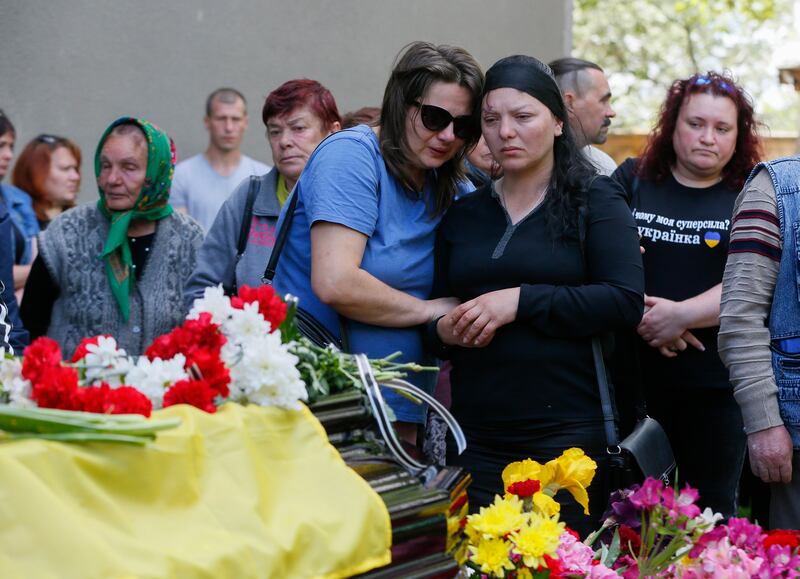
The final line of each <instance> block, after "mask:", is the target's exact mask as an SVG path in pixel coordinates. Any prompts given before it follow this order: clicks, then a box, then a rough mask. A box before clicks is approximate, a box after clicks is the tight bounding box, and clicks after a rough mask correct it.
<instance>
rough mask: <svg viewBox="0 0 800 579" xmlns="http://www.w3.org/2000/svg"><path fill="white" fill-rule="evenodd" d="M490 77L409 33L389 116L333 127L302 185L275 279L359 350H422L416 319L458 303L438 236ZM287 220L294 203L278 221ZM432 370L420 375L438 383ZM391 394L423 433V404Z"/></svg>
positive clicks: (412, 427)
mask: <svg viewBox="0 0 800 579" xmlns="http://www.w3.org/2000/svg"><path fill="white" fill-rule="evenodd" d="M482 86H483V73H482V72H481V69H480V67H479V65H478V63H477V62H475V60H474V59H473V58H472V56H470V55H469V53H467V52H466V51H464V50H463V49H460V48H455V47H450V46H434V45H432V44H429V43H425V42H415V43H413V44H410V45H409V46H407V47H406V48H405V50H404V51H403V52H402V53H401V55H400V57H399V59H398V60H397V63H396V65H395V67H394V70H393V71H392V74H391V76H390V78H389V83H388V85H387V86H386V91H385V93H384V98H383V105H382V107H381V119H380V125H379V126H377V127H374V128H373V127H369V126H366V125H359V126H357V127H355V128H351V129H347V130H344V131H340V132H338V133H335V134H333V135H332V136H330V137H328V138H327V139H326V140H325V141H323V142H322V143H321V144H320V145H319V146H318V147H317V149H316V151H315V152H314V153H313V154H312V155H311V157H310V158H309V160H308V163H307V165H306V167H305V169H304V170H303V174H302V175H301V177H300V179H299V180H298V182H297V185H296V186H295V189H294V193H293V194H294V195H297V196H298V201H297V208H296V210H295V213H294V220H293V222H292V224H291V228H290V230H289V236H288V238H287V243H286V246H285V248H284V250H283V253H282V255H281V257H280V261H279V263H278V268H277V272H276V275H275V280H274V283H275V287H276V289H277V290H278V291H279V292H281V293H285V292H288V293H292V294H294V295H296V296H298V297H299V298H300V304H301V305H302V307H303V308H305V309H306V310H307V311H308V312H309V313H311V314H312V315H314V316H315V317H316V318H317V320H318V321H320V322H321V323H322V324H323V325H325V326H326V327H327V328H328V329H329V330H330V331H331V332H333V333H334V334H335V335H339V336H341V335H342V328H343V332H344V334H345V335H344V337H345V338H346V339H347V342H349V349H350V350H351V351H353V352H365V353H367V354H368V355H369V356H373V357H375V356H379V357H382V356H386V355H388V354H391V353H394V352H396V351H402V352H403V359H404V360H406V361H417V362H419V361H423V351H422V339H421V334H420V332H419V329H418V326H419V325H420V324H424V323H426V322H428V321H429V320H431V319H433V318H435V317H436V316H438V315H441V314H442V313H444V312H446V311H448V310H449V309H450V308H452V307H453V305H455V302H454V300H452V299H440V300H429V299H428V297H429V294H430V290H431V283H432V280H433V245H434V238H435V231H436V228H437V226H438V224H439V221H440V219H441V216H442V213H443V212H444V210H445V209H446V208H447V207H448V206H449V205H450V203H451V201H452V200H453V198H454V197H455V196H456V195H457V194H458V193H459V192H461V191H463V190H466V188H467V187H468V185H466V184H465V183H464V175H463V172H462V168H461V161H462V159H463V157H464V152H465V151H466V150H467V149H469V147H471V146H472V145H474V144H475V142H476V141H477V139H478V136H479V134H478V133H479V132H478V130H477V123H476V119H477V116H476V112H477V107H478V104H479V102H478V101H479V98H480V92H481V88H482ZM287 206H288V204H287ZM285 219H286V209H284V212H283V214H282V215H281V218H280V223H279V227H280V224H281V223H282V222H283V221H284V220H285ZM340 316H341V319H342V320H343V324H341V326H342V328H340ZM434 378H435V376H428V375H425V374H421V375H416V376H412V377H411V379H412V381H415V382H416V383H417V385H419V386H422V387H424V388H426V389H427V390H428V391H431V390H432V387H433V379H434ZM385 396H386V398H387V400H388V402H389V404H390V405H391V407H392V408H393V410H394V413H395V415H396V417H397V420H398V423H397V424H398V431H399V433H400V435H401V436H402V437H403V438H404V439H405V440H406V441H408V442H411V443H414V442H415V441H416V431H417V424H419V423H422V422H423V420H424V408H422V407H420V406H419V405H416V404H413V403H411V402H410V401H408V400H407V399H405V398H403V397H401V396H398V395H393V394H392V393H391V392H386V393H385Z"/></svg>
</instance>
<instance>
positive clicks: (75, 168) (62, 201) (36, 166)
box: [12, 135, 81, 229]
mask: <svg viewBox="0 0 800 579" xmlns="http://www.w3.org/2000/svg"><path fill="white" fill-rule="evenodd" d="M12 181H13V182H14V185H16V186H17V187H19V188H20V189H22V190H23V191H25V192H26V193H27V194H28V195H30V196H31V199H32V200H33V210H34V211H35V212H36V219H37V220H38V221H39V227H40V228H41V229H45V228H46V227H47V226H48V224H49V223H50V222H51V221H52V220H53V219H55V218H56V217H58V216H59V215H60V214H61V213H62V212H64V211H65V210H67V209H69V208H71V207H75V203H76V201H77V199H78V190H79V189H80V186H81V150H80V149H79V148H78V145H76V144H75V143H73V142H72V141H70V140H69V139H65V138H64V137H57V136H55V135H39V136H38V137H36V138H35V139H33V140H32V141H31V142H30V143H28V144H27V145H26V146H25V148H24V149H23V150H22V153H20V156H19V158H18V159H17V164H16V165H14V173H13V176H12Z"/></svg>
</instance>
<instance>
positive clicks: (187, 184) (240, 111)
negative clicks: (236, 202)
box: [170, 88, 269, 231]
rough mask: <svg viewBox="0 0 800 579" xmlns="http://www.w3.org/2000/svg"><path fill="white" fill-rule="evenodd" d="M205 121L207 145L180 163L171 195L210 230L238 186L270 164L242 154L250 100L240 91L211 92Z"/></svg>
mask: <svg viewBox="0 0 800 579" xmlns="http://www.w3.org/2000/svg"><path fill="white" fill-rule="evenodd" d="M203 122H204V123H205V125H206V129H207V130H208V136H209V141H208V148H207V149H206V151H205V153H201V154H199V155H195V156H194V157H191V158H189V159H186V160H185V161H183V162H181V163H178V165H177V167H176V168H175V177H174V178H173V181H172V192H171V194H170V197H171V203H172V206H173V207H174V208H175V209H177V210H178V211H182V212H184V213H188V214H189V215H191V216H192V217H194V218H195V219H196V220H197V221H198V222H199V223H200V225H202V226H203V229H204V230H206V231H208V229H209V228H210V227H211V224H212V223H213V222H214V218H215V217H216V216H217V213H218V212H219V209H220V207H222V204H223V203H224V202H225V200H226V199H227V198H228V196H229V195H230V194H231V192H232V191H233V190H234V189H235V188H236V186H237V185H238V184H239V183H241V182H242V181H243V180H244V179H246V178H247V177H249V176H250V175H264V174H265V173H267V172H268V171H269V167H268V166H267V165H265V164H263V163H259V162H258V161H256V160H254V159H251V158H250V157H248V156H246V155H243V154H242V151H241V146H242V137H243V136H244V132H245V130H246V129H247V101H246V100H245V98H244V96H243V95H242V93H240V92H239V91H238V90H236V89H233V88H220V89H217V90H215V91H214V92H212V93H211V94H210V95H208V99H207V100H206V116H205V118H204V119H203Z"/></svg>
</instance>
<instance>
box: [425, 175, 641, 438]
mask: <svg viewBox="0 0 800 579" xmlns="http://www.w3.org/2000/svg"><path fill="white" fill-rule="evenodd" d="M585 223H586V225H585V241H584V244H583V248H581V243H580V240H579V237H580V236H579V235H578V233H577V231H576V232H574V235H567V236H562V237H560V238H558V239H556V238H555V236H554V235H552V234H551V232H550V231H551V229H549V228H548V227H547V223H546V218H545V211H544V210H543V205H540V206H539V207H538V208H536V209H534V210H533V211H532V212H531V214H529V215H528V216H527V217H525V218H524V219H523V220H521V221H520V222H518V223H517V224H516V225H511V222H510V220H509V218H508V216H507V214H506V212H505V209H504V208H503V207H502V205H501V204H500V202H499V199H498V198H497V196H496V194H495V193H494V190H493V188H492V186H491V185H487V186H484V187H482V188H481V189H478V190H477V191H476V192H475V193H473V194H471V195H469V196H468V197H465V198H463V199H461V200H459V201H457V202H456V203H455V204H454V205H453V207H451V209H450V210H449V211H448V213H447V215H445V217H444V219H443V221H442V224H441V226H440V229H439V233H438V238H437V246H436V273H435V277H434V297H441V296H456V297H458V298H459V299H460V300H462V301H467V300H470V299H472V298H475V297H477V296H479V295H482V294H484V293H487V292H491V291H494V290H499V289H506V288H512V287H519V288H520V298H519V306H518V311H517V318H516V320H515V321H514V322H512V323H510V324H508V325H506V326H503V327H501V328H500V329H498V331H497V333H496V335H495V337H494V339H493V340H492V342H491V343H490V344H489V345H488V346H486V347H484V348H460V347H455V348H448V349H447V352H448V353H447V355H448V357H449V358H450V359H451V360H452V362H453V370H452V373H451V384H452V398H453V408H452V409H453V413H454V414H455V416H456V418H457V419H458V420H459V421H460V422H462V423H463V424H465V425H480V426H486V425H488V424H499V423H505V424H507V425H511V424H514V423H519V424H522V423H528V422H529V421H536V423H537V424H538V425H539V426H542V427H550V426H554V425H559V424H564V423H568V422H573V423H575V422H585V421H595V420H601V419H602V411H601V407H600V398H599V393H598V386H597V380H596V376H595V372H594V364H593V358H592V350H591V337H592V336H598V335H600V334H602V333H605V332H609V331H611V330H615V329H619V328H624V327H634V326H635V325H636V324H638V322H639V321H640V319H641V317H642V311H643V307H644V301H643V292H644V274H643V269H642V259H641V255H640V253H639V237H638V232H637V229H636V225H635V223H634V220H633V217H632V215H631V212H630V210H629V209H628V205H627V204H626V202H625V197H624V193H623V191H622V189H621V188H620V186H619V185H618V184H617V183H615V182H614V181H612V180H611V179H609V178H607V177H598V178H596V179H595V181H594V183H593V184H592V187H591V189H590V191H589V199H588V212H587V218H586V221H585ZM584 260H585V265H584ZM431 334H432V332H430V331H429V332H428V335H429V338H430V337H432V338H433V339H429V340H428V342H429V344H430V346H431V347H432V348H433V349H436V344H435V342H436V339H435V336H431ZM439 345H441V342H439ZM443 352H444V350H442V349H439V353H440V354H442V353H443Z"/></svg>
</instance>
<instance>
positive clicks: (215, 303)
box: [186, 284, 234, 325]
mask: <svg viewBox="0 0 800 579" xmlns="http://www.w3.org/2000/svg"><path fill="white" fill-rule="evenodd" d="M233 309H234V308H233V307H232V306H231V299H230V298H229V297H228V296H226V295H225V291H224V290H223V289H222V284H220V285H218V286H211V287H207V288H206V289H205V291H204V292H203V297H202V298H197V299H196V300H194V304H192V309H191V310H190V311H189V315H188V316H186V319H187V320H196V319H198V318H199V317H200V314H202V313H209V314H211V321H212V322H214V323H215V324H218V325H221V324H223V323H225V321H226V320H227V319H228V318H229V317H230V316H231V312H232V311H233Z"/></svg>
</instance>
